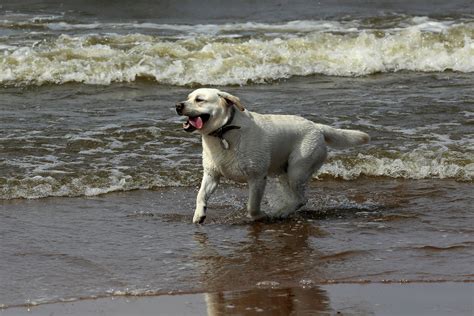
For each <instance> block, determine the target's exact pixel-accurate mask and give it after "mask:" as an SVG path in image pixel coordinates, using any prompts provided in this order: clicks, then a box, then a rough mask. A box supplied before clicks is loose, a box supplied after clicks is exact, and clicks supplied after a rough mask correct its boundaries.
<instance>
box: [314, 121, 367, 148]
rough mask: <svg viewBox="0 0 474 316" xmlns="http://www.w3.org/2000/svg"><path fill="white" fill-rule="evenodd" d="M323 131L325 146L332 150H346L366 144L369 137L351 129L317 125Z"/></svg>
mask: <svg viewBox="0 0 474 316" xmlns="http://www.w3.org/2000/svg"><path fill="white" fill-rule="evenodd" d="M318 125H319V126H318V127H320V128H321V130H322V131H323V135H324V140H325V141H326V144H327V145H328V146H330V147H334V148H347V147H351V146H355V145H362V144H367V143H368V142H369V141H370V136H369V135H368V134H366V133H364V132H361V131H356V130H353V129H338V128H333V127H330V126H327V125H322V124H318Z"/></svg>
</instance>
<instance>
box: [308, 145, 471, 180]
mask: <svg viewBox="0 0 474 316" xmlns="http://www.w3.org/2000/svg"><path fill="white" fill-rule="evenodd" d="M469 156H470V155H469V153H466V154H461V155H458V154H457V153H453V154H452V155H450V156H447V157H446V156H442V155H440V154H439V153H434V152H426V151H419V150H415V151H412V152H408V153H403V154H400V155H396V156H395V157H383V156H379V155H367V154H358V155H357V156H356V157H353V158H345V159H343V158H332V159H329V161H328V162H327V163H325V164H324V165H323V166H322V168H321V170H320V172H319V173H318V175H317V177H331V178H341V179H344V180H353V179H357V178H359V177H361V176H369V177H389V178H402V179H455V180H458V181H472V180H474V160H473V159H472V156H471V157H469Z"/></svg>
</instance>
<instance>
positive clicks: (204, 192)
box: [193, 171, 219, 224]
mask: <svg viewBox="0 0 474 316" xmlns="http://www.w3.org/2000/svg"><path fill="white" fill-rule="evenodd" d="M218 184H219V177H217V176H212V175H211V174H209V173H208V172H205V171H204V175H203V177H202V182H201V188H200V189H199V193H198V195H197V198H196V210H195V211H194V216H193V223H195V224H196V223H199V224H202V223H203V222H204V220H205V219H206V209H207V200H208V199H209V196H210V195H211V194H212V193H213V192H214V191H215V190H216V188H217V185H218Z"/></svg>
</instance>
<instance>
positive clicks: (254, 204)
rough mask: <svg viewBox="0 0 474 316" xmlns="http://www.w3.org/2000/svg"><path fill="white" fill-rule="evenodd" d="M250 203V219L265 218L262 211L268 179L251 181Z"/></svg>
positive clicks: (248, 204) (248, 206)
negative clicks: (261, 206) (261, 205)
mask: <svg viewBox="0 0 474 316" xmlns="http://www.w3.org/2000/svg"><path fill="white" fill-rule="evenodd" d="M248 184H249V201H248V203H247V212H248V214H247V215H248V217H250V218H251V219H253V220H258V219H260V218H262V217H264V216H265V214H264V213H263V212H262V211H261V210H260V204H261V203H262V198H263V193H264V192H265V185H266V184H267V177H259V178H253V179H249V181H248Z"/></svg>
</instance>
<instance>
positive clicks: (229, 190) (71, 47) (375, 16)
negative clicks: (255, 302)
mask: <svg viewBox="0 0 474 316" xmlns="http://www.w3.org/2000/svg"><path fill="white" fill-rule="evenodd" d="M397 3H398V4H397V7H396V8H394V7H393V5H392V4H391V3H385V2H383V1H378V2H377V3H376V4H374V3H372V2H370V3H369V2H367V3H365V2H361V3H359V4H358V5H354V4H353V3H351V2H350V1H348V2H347V3H346V2H344V1H338V2H337V4H334V3H333V2H325V1H318V3H317V4H316V3H313V2H311V3H309V2H306V1H296V2H295V3H294V5H292V6H291V7H289V6H288V5H287V4H285V3H284V2H271V3H270V2H268V1H263V2H262V1H259V3H258V4H256V3H254V2H253V1H245V0H243V1H239V2H237V3H236V4H234V3H232V4H229V6H228V7H225V8H223V7H220V6H218V5H216V3H214V2H213V1H208V2H206V3H204V4H200V5H199V6H196V5H194V4H191V3H188V1H184V2H180V4H182V5H180V6H179V10H177V8H176V3H175V2H173V3H171V2H162V1H160V3H156V4H148V3H147V4H146V5H145V4H144V3H142V2H141V1H136V2H135V5H134V6H133V7H131V6H130V5H127V4H126V3H122V5H114V6H110V5H108V4H107V3H104V4H97V3H95V2H94V3H92V2H87V1H86V2H84V1H68V2H67V3H62V4H60V3H59V2H55V1H48V2H41V1H22V2H21V3H18V2H17V1H3V2H2V4H0V236H1V242H0V252H1V253H2V257H1V258H0V279H1V283H2V287H0V304H2V305H3V306H16V305H25V304H26V305H28V304H39V303H43V302H58V301H63V300H76V299H79V298H92V297H103V296H113V295H155V294H156V295H157V294H167V293H181V292H185V293H190V292H192V293H194V292H206V293H209V292H225V291H243V292H245V291H250V292H252V291H254V290H255V291H257V292H258V290H261V289H267V288H271V289H275V290H281V289H288V288H291V289H300V288H305V287H311V286H313V285H321V284H328V283H330V284H332V283H366V282H375V283H391V282H448V281H449V282H472V281H473V275H474V272H473V269H472V255H473V247H474V244H473V243H474V241H473V240H474V239H473V232H474V231H473V226H474V225H473V224H474V223H473V215H472V210H471V209H472V207H471V205H472V202H473V198H472V192H473V185H472V183H473V180H474V141H473V139H474V133H473V130H472V126H473V122H474V90H473V89H472V87H473V84H474V73H473V71H474V68H473V67H474V64H473V62H474V48H473V47H474V46H473V43H474V42H473V37H474V28H473V27H474V24H473V23H474V19H473V16H474V15H473V12H472V5H471V3H470V1H454V2H450V3H449V4H448V3H444V2H442V3H441V2H436V1H435V2H432V1H431V2H430V3H429V4H427V3H425V2H424V1H399V2H397ZM261 6H263V7H264V8H265V10H262V7H261ZM282 8H285V9H284V10H282ZM213 84H215V85H218V87H219V88H221V89H222V90H226V91H228V92H231V93H234V94H236V95H237V96H239V97H240V98H241V100H242V102H243V104H244V105H245V106H246V107H247V108H248V109H249V110H252V111H257V112H260V113H285V114H296V115H301V116H304V117H305V118H308V119H310V120H313V121H315V122H318V123H325V124H330V125H332V126H336V127H341V128H353V129H360V130H362V131H365V132H367V133H369V134H370V136H371V137H372V141H371V143H370V144H368V145H366V146H362V147H358V148H351V149H347V150H344V151H336V150H331V151H330V155H329V157H328V160H327V162H326V164H325V165H324V166H323V168H322V169H321V170H320V172H319V173H318V174H316V175H314V177H313V179H312V180H311V181H310V188H309V189H308V197H309V204H308V205H307V206H306V208H305V209H303V210H302V211H301V212H299V213H298V214H297V215H295V216H294V217H293V218H291V219H289V220H286V221H274V222H272V221H269V222H263V223H250V222H248V221H247V220H245V217H244V214H243V208H244V204H245V199H246V188H245V187H242V186H238V185H235V184H233V183H231V182H228V183H225V184H224V185H223V187H222V188H221V189H220V191H219V192H218V194H217V196H216V197H215V198H213V200H212V205H211V207H210V211H209V218H208V220H207V224H206V225H205V226H195V225H191V224H190V221H191V216H192V210H193V208H194V199H195V195H196V191H197V185H198V184H199V182H200V178H201V162H200V160H201V145H200V139H199V137H198V136H197V135H195V134H191V135H190V134H187V133H185V132H183V131H182V128H181V123H182V119H181V118H180V117H178V116H177V115H176V113H175V110H174V104H175V103H176V102H177V101H181V100H183V99H184V98H185V96H186V95H187V94H188V93H189V92H190V91H191V90H192V89H194V88H195V87H199V86H202V85H213ZM272 192H273V189H272V185H270V186H269V187H268V194H267V197H266V202H265V205H264V209H265V210H266V211H267V212H269V213H271V211H272V209H271V207H270V205H271V204H272V202H273V201H272V199H273V196H272ZM106 193H107V194H106Z"/></svg>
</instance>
